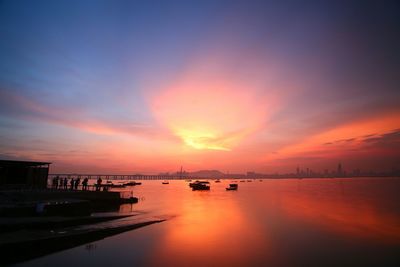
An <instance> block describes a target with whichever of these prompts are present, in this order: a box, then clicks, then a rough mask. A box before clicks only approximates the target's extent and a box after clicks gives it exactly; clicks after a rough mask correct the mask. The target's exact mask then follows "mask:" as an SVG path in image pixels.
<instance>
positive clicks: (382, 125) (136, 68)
mask: <svg viewBox="0 0 400 267" xmlns="http://www.w3.org/2000/svg"><path fill="white" fill-rule="evenodd" d="M399 10H400V8H399V3H397V2H396V1H376V2H373V1H372V2H371V1H361V2H358V1H348V2H346V3H345V4H344V3H339V2H336V1H333V2H329V3H328V2H324V3H321V2H320V1H307V2H306V3H299V2H298V1H276V2H272V1H219V0H215V1H151V2H146V1H144V2H139V1H103V0H98V1H63V0H59V1H44V0H43V1H41V0H39V1H23V0H22V1H7V0H6V1H1V2H0V35H1V41H0V59H1V60H0V159H17V160H18V159H21V160H37V161H46V162H47V161H48V162H52V163H53V164H52V165H51V172H55V173H57V172H60V173H62V172H77V173H89V172H100V173H105V172H108V173H121V174H124V173H131V172H140V173H157V172H174V171H175V170H176V168H178V167H179V166H184V167H185V168H186V169H187V170H202V169H215V170H229V171H230V172H232V173H246V172H247V171H249V170H250V171H254V172H258V173H275V172H280V173H292V172H296V168H297V166H301V168H302V169H306V168H309V169H313V170H319V171H320V172H324V170H325V169H329V170H332V169H335V170H337V164H338V162H341V163H342V164H343V169H345V170H350V171H352V170H355V169H360V170H363V171H375V172H381V171H390V170H393V169H396V168H398V166H400V105H399V103H400V90H399V85H400V75H399V69H400V50H399V49H398V48H399V47H400V38H399V36H400V34H399V25H400V17H399V16H398V14H399Z"/></svg>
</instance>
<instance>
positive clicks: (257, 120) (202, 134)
mask: <svg viewBox="0 0 400 267" xmlns="http://www.w3.org/2000/svg"><path fill="white" fill-rule="evenodd" d="M243 88H248V90H243ZM255 92H256V90H254V88H251V86H249V84H247V85H245V84H243V83H240V82H236V81H233V80H232V79H226V78H224V77H222V78H220V79H218V80H213V81H209V79H207V78H204V77H202V78H201V79H199V78H198V77H196V78H193V75H188V77H184V78H183V79H182V80H179V81H178V82H176V83H173V84H172V86H169V87H167V88H166V89H164V90H162V91H161V93H160V94H159V95H157V96H156V97H155V98H154V99H153V101H152V109H153V112H154V114H155V116H156V118H157V119H158V120H159V121H160V122H161V123H162V124H163V125H165V126H166V127H167V128H168V129H169V130H170V131H171V132H172V133H173V134H174V135H175V136H177V137H179V138H180V139H181V140H182V142H183V143H184V144H185V145H187V146H189V147H191V148H194V149H197V150H223V151H230V150H232V149H233V148H234V147H235V146H237V145H238V144H239V142H240V141H241V140H242V139H243V138H244V137H246V136H247V135H249V134H250V133H252V132H254V131H255V130H256V129H258V128H259V127H260V125H261V124H262V123H264V121H265V116H266V112H265V110H264V109H265V108H264V107H265V106H266V105H265V103H261V101H259V100H257V97H256V93H255Z"/></svg>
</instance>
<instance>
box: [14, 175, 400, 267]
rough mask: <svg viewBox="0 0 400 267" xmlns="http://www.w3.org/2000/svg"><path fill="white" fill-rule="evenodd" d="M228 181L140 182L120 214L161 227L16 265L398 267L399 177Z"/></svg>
mask: <svg viewBox="0 0 400 267" xmlns="http://www.w3.org/2000/svg"><path fill="white" fill-rule="evenodd" d="M229 183H230V181H229V180H222V182H221V183H214V182H211V190H210V191H203V192H200V191H194V192H192V191H191V190H190V188H189V187H188V185H187V182H184V181H170V184H169V185H162V184H161V181H144V182H143V184H142V185H141V186H136V187H133V188H132V189H131V190H132V191H133V194H134V195H135V196H139V197H141V201H140V202H139V204H135V205H125V206H123V207H121V211H120V212H123V213H125V212H131V211H132V210H133V211H141V212H145V214H144V215H143V216H149V217H151V216H161V217H166V218H169V219H168V220H167V221H166V222H163V223H160V224H155V225H151V226H148V227H145V228H141V229H138V230H134V231H130V232H126V233H123V234H119V235H116V236H113V237H109V238H106V239H104V240H102V241H98V242H94V243H92V244H88V245H84V246H80V247H76V248H73V249H69V250H66V251H62V252H58V253H55V254H52V255H48V256H45V257H42V258H39V259H35V260H32V261H29V262H25V263H22V264H20V266H58V267H63V266H115V267H121V266H400V179H399V178H397V179H395V178H385V179H377V178H374V179H372V178H365V179H302V180H291V179H285V180H264V181H263V182H260V181H259V180H256V181H253V182H245V183H239V190H238V191H236V192H235V191H225V187H226V186H227V185H228V184H229ZM21 253H23V252H21Z"/></svg>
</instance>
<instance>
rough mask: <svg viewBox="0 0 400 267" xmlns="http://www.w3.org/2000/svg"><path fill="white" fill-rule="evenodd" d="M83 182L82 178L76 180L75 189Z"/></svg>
mask: <svg viewBox="0 0 400 267" xmlns="http://www.w3.org/2000/svg"><path fill="white" fill-rule="evenodd" d="M80 183H81V178H77V179H76V180H75V190H78V187H79V184H80Z"/></svg>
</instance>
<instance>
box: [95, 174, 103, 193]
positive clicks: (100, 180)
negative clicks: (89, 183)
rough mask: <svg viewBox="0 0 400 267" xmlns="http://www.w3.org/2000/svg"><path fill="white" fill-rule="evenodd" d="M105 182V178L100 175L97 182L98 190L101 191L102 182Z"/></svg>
mask: <svg viewBox="0 0 400 267" xmlns="http://www.w3.org/2000/svg"><path fill="white" fill-rule="evenodd" d="M102 182H103V180H102V179H101V177H99V178H98V179H97V184H96V190H97V191H100V187H101V183H102Z"/></svg>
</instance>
